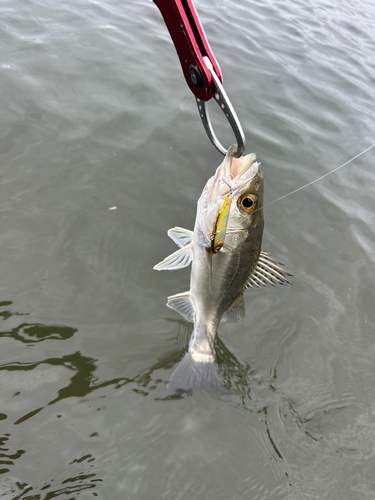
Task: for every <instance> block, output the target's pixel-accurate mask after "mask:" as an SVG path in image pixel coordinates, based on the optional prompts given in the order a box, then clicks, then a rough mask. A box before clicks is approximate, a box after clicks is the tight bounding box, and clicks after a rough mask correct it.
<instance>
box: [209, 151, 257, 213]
mask: <svg viewBox="0 0 375 500" xmlns="http://www.w3.org/2000/svg"><path fill="white" fill-rule="evenodd" d="M236 151H237V148H236V146H231V147H230V148H229V149H228V152H227V154H226V156H225V158H224V161H223V163H222V164H221V165H220V167H219V168H218V169H217V171H216V174H215V175H214V177H213V179H212V181H213V182H212V185H211V188H212V191H211V200H214V199H215V198H216V200H217V202H218V203H219V204H220V203H221V202H222V201H223V200H224V198H225V197H226V196H227V195H228V194H230V195H236V194H237V193H238V191H239V190H241V188H242V187H243V186H244V185H245V184H247V183H248V181H249V180H250V179H252V178H253V177H254V176H255V175H256V174H258V172H259V166H260V163H258V162H257V161H256V160H257V157H256V155H255V154H254V153H251V154H248V155H246V156H241V157H240V158H235V157H234V155H235V154H236Z"/></svg>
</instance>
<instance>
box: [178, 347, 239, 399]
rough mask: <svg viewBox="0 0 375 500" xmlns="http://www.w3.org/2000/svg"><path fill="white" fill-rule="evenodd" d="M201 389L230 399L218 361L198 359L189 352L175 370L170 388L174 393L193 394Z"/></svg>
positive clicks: (219, 397)
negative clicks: (201, 360)
mask: <svg viewBox="0 0 375 500" xmlns="http://www.w3.org/2000/svg"><path fill="white" fill-rule="evenodd" d="M199 389H203V390H204V391H206V392H208V394H210V395H211V396H213V397H214V398H217V399H221V400H223V401H229V400H230V391H229V390H228V389H227V388H226V387H225V385H224V381H223V373H222V371H221V369H220V367H219V365H218V364H217V363H216V362H200V361H196V360H195V359H194V358H193V357H192V355H191V353H190V352H188V353H187V354H185V356H184V358H183V359H182V361H181V362H180V364H179V365H178V366H177V368H176V370H175V371H174V372H173V374H172V376H171V378H170V380H169V384H168V390H169V391H170V392H171V393H172V394H178V395H183V394H187V395H191V394H193V393H194V392H196V391H198V390H199Z"/></svg>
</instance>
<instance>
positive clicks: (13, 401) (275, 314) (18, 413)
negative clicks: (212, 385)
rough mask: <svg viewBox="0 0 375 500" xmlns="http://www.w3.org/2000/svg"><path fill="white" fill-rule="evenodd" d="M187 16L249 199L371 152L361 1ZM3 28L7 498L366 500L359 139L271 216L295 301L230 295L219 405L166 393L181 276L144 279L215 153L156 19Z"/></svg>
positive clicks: (269, 237)
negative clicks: (214, 83)
mask: <svg viewBox="0 0 375 500" xmlns="http://www.w3.org/2000/svg"><path fill="white" fill-rule="evenodd" d="M196 7H197V9H198V11H199V13H200V16H201V20H202V22H203V25H204V27H205V30H206V34H207V37H208V39H209V42H210V44H211V47H212V49H213V52H214V54H215V56H216V57H217V59H218V61H219V64H220V66H221V69H222V72H223V76H224V83H225V88H226V91H227V93H228V94H229V96H230V98H231V101H232V103H233V105H234V108H235V109H236V111H237V113H238V115H239V118H240V120H241V123H242V126H243V128H244V131H245V134H246V136H247V141H248V146H247V150H246V151H247V153H249V152H255V153H256V154H257V157H258V160H259V161H261V163H262V166H263V169H264V175H265V202H266V203H268V202H270V201H272V200H274V199H276V198H277V197H279V196H282V195H284V194H286V193H288V192H290V191H292V190H294V189H296V188H298V187H299V186H302V185H304V184H306V183H308V182H310V181H312V180H314V179H316V178H318V177H319V176H321V175H323V174H325V173H326V172H328V171H330V170H332V169H333V168H335V167H337V166H339V165H341V164H342V163H344V162H345V161H347V160H349V159H350V158H351V157H353V156H354V155H356V154H357V153H359V152H361V151H362V150H364V149H365V148H367V147H368V146H370V145H371V144H372V143H374V142H375V134H374V128H375V127H374V123H375V100H374V97H375V90H374V88H375V87H374V86H375V31H374V16H375V6H374V3H373V0H351V1H349V0H340V1H333V2H332V1H328V0H315V1H313V0H309V1H307V2H305V1H302V0H297V1H290V0H284V1H282V0H276V1H274V0H264V1H258V0H254V1H250V0H243V1H238V2H234V0H215V1H213V0H199V1H198V0H197V1H196ZM0 15H1V24H0V41H1V58H0V60H1V64H0V65H1V97H0V100H1V102H0V136H1V142H0V155H1V160H0V165H1V167H0V172H1V179H0V180H1V191H0V211H1V218H0V223H1V231H0V255H1V261H0V262H1V281H0V289H1V308H0V313H1V317H2V320H3V321H2V325H1V333H0V336H1V338H0V346H1V347H0V353H1V358H0V360H1V366H0V384H1V385H0V388H1V389H0V402H1V407H0V419H1V422H0V434H1V441H0V442H1V446H0V448H1V451H0V456H1V464H0V472H1V476H0V492H1V493H0V496H1V498H4V499H6V500H9V499H12V500H15V499H23V500H42V499H43V500H47V499H52V498H61V499H66V500H68V499H69V500H72V499H76V498H80V499H83V500H84V499H89V498H93V497H98V498H101V499H111V500H112V499H113V500H117V499H128V498H129V499H130V498H136V499H142V500H143V499H145V500H148V499H173V500H177V499H196V498H200V499H208V500H219V499H223V500H230V499H234V500H237V499H251V500H260V499H272V500H274V499H283V500H286V499H288V500H289V499H290V500H297V499H298V500H299V499H306V500H307V499H312V500H316V499H319V500H322V499H327V500H336V499H340V500H362V499H371V500H373V499H374V498H375V397H374V387H375V338H374V324H375V307H374V303H375V289H374V281H375V267H374V266H375V237H374V230H375V210H374V209H375V201H374V195H375V172H374V161H375V148H374V149H372V150H371V151H369V152H368V153H366V154H365V155H363V156H361V157H360V158H358V159H357V160H355V161H353V162H352V163H351V164H349V165H348V166H346V167H344V168H342V169H341V170H339V171H338V172H336V173H335V174H333V175H332V176H329V177H327V178H325V179H323V180H322V181H321V182H318V183H316V184H314V185H313V186H311V187H309V188H306V189H305V190H302V191H300V192H298V193H296V194H294V195H291V196H290V197H287V198H285V199H283V200H281V201H280V202H277V203H275V204H273V205H270V206H269V208H266V209H265V214H264V215H265V223H266V227H265V235H264V244H263V249H264V250H265V251H267V252H269V253H271V254H273V255H275V256H276V258H278V259H279V260H281V262H284V263H285V265H286V268H287V269H288V271H290V272H291V273H293V275H294V278H293V280H292V281H293V286H288V287H279V288H271V289H269V288H265V289H262V290H251V291H249V292H247V294H246V309H247V315H246V319H245V321H244V322H243V323H241V324H236V325H224V326H223V327H222V328H221V329H220V331H219V335H220V338H219V340H218V350H219V357H220V360H221V363H222V364H223V366H224V375H225V378H226V381H227V383H228V384H229V386H230V387H231V391H232V400H231V402H229V403H224V402H221V401H217V400H215V399H212V398H211V397H210V396H208V395H207V394H206V393H204V392H202V391H200V392H198V393H196V394H194V396H193V397H187V398H181V399H180V398H173V397H170V396H169V395H168V391H167V388H166V384H167V382H168V380H169V377H170V376H171V374H172V372H173V370H174V368H175V367H176V365H177V363H178V361H179V360H180V359H181V358H182V356H183V355H184V353H185V351H186V348H187V344H188V341H189V336H190V334H191V331H192V327H191V325H188V324H186V323H185V322H184V321H183V320H182V319H181V317H180V316H178V315H177V313H175V312H174V311H172V310H170V309H168V308H167V307H166V306H165V303H166V298H167V296H168V295H172V294H174V293H178V292H183V291H185V290H187V289H188V287H189V269H185V270H182V271H176V272H171V273H170V272H164V273H158V272H156V271H153V270H152V267H153V265H154V264H156V263H157V262H159V261H160V260H162V259H163V258H164V257H165V256H166V255H168V254H169V253H171V252H172V251H174V250H175V248H176V247H175V245H174V244H173V242H172V241H171V240H169V239H168V237H167V235H166V232H167V230H168V229H169V228H170V227H174V226H181V227H186V228H189V229H192V227H193V223H194V218H195V210H196V201H197V199H198V197H199V195H200V193H201V191H202V188H203V186H204V184H205V183H206V181H207V179H208V178H209V177H210V176H211V175H212V174H213V172H214V169H216V167H217V165H218V164H219V163H220V162H221V160H222V157H221V155H220V154H219V153H218V152H217V151H216V150H215V149H214V148H213V147H212V146H211V144H210V143H209V141H208V139H207V137H206V135H205V133H204V130H203V127H202V125H201V123H200V120H199V117H198V113H197V110H196V106H195V103H194V98H193V96H192V94H191V93H190V91H189V89H188V87H187V85H186V84H185V81H184V79H183V76H182V73H181V69H180V65H179V61H178V58H177V56H176V53H175V50H174V47H173V45H172V43H171V40H170V37H169V35H168V32H167V30H166V28H165V25H164V23H163V20H162V17H161V15H160V13H159V11H158V9H157V8H156V6H155V5H154V4H153V3H152V2H149V1H146V0H144V1H140V0H128V1H125V2H117V1H115V0H97V1H94V0H75V1H73V0H66V1H64V2H55V1H52V0H18V1H17V0H2V1H1V3H0ZM210 109H211V110H212V113H213V119H214V122H215V130H217V132H218V135H219V137H220V138H221V140H222V142H224V143H225V144H226V145H227V146H229V145H230V144H231V143H232V142H233V137H232V135H231V132H230V130H229V129H228V127H227V125H226V123H224V120H223V118H222V117H221V116H220V115H219V114H218V113H216V112H215V110H214V109H213V108H212V106H211V107H210ZM113 207H117V208H116V209H112V210H110V208H113Z"/></svg>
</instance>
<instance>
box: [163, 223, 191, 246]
mask: <svg viewBox="0 0 375 500" xmlns="http://www.w3.org/2000/svg"><path fill="white" fill-rule="evenodd" d="M168 236H169V237H170V238H171V239H172V240H173V241H174V242H175V243H176V245H178V246H179V247H180V248H183V247H186V246H187V245H190V244H191V242H192V240H193V231H189V229H184V228H183V227H174V228H172V229H170V230H169V231H168Z"/></svg>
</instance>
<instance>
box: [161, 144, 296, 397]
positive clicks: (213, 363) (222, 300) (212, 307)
mask: <svg viewBox="0 0 375 500" xmlns="http://www.w3.org/2000/svg"><path fill="white" fill-rule="evenodd" d="M235 152H236V148H235V147H234V146H232V147H231V148H230V149H229V150H228V153H227V155H226V157H225V159H224V161H223V163H222V164H221V165H220V166H219V167H218V168H217V170H216V173H215V175H214V176H213V177H211V178H210V179H209V180H208V182H207V184H206V185H205V187H204V189H203V192H202V195H201V197H200V198H199V200H198V206H197V216H196V221H195V227H194V231H189V230H186V229H182V228H180V227H176V228H174V229H170V230H169V231H168V235H169V236H170V238H172V239H173V240H174V241H175V243H176V244H177V245H178V246H179V247H180V249H179V250H177V252H174V253H173V254H172V255H170V256H169V257H167V258H166V259H164V260H163V261H162V262H160V263H159V264H157V265H156V266H155V267H154V269H156V270H158V271H161V270H174V269H181V268H183V267H186V266H188V265H189V264H190V263H191V262H192V270H191V278H190V291H188V292H185V293H179V294H176V295H172V296H171V297H168V302H167V306H168V307H170V308H172V309H174V310H175V311H177V312H179V313H180V314H181V315H182V316H183V317H184V318H185V319H186V320H187V321H190V322H192V323H194V330H193V334H192V336H191V340H190V344H189V350H188V352H187V354H186V355H185V357H184V358H183V360H182V361H181V362H180V364H179V365H178V366H177V368H176V370H175V371H174V373H173V375H172V377H171V379H170V381H169V384H168V388H169V390H170V392H172V393H175V394H183V393H187V394H192V393H193V392H195V391H196V390H198V389H204V390H205V391H207V392H208V393H209V394H211V395H212V396H214V397H217V398H220V399H226V398H227V397H228V389H227V388H226V387H225V386H224V383H223V374H222V371H221V369H220V367H219V365H218V364H217V360H216V353H215V337H216V333H217V328H218V325H219V323H220V322H221V323H224V322H235V321H240V320H241V319H243V317H244V315H245V303H244V298H243V292H244V290H245V289H246V288H254V287H258V288H260V287H262V286H267V285H273V286H276V285H277V284H281V285H284V284H286V283H289V281H288V279H287V277H286V276H291V275H290V274H289V273H287V272H286V271H285V270H283V269H282V268H281V267H280V265H282V264H280V263H279V262H277V261H276V260H275V259H274V258H273V257H272V256H271V255H269V254H267V253H265V252H263V251H262V250H261V243H262V235H263V226H264V219H263V211H262V206H263V173H262V170H261V168H260V163H258V162H257V161H256V156H255V155H254V154H249V155H247V156H245V157H241V158H239V159H236V158H234V154H235ZM228 196H230V197H231V203H228ZM228 206H229V208H228V209H227V210H228V213H226V214H224V215H223V220H225V226H226V227H224V232H223V227H222V228H221V236H222V235H223V234H225V239H224V243H222V240H223V238H222V240H221V244H222V246H221V248H220V249H218V251H217V252H214V251H213V246H214V245H213V244H212V242H213V239H214V238H215V232H214V233H213V228H216V227H217V226H218V225H220V224H221V226H223V223H222V222H223V221H219V220H218V218H219V217H221V215H222V212H223V210H224V207H228ZM224 217H225V218H224Z"/></svg>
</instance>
